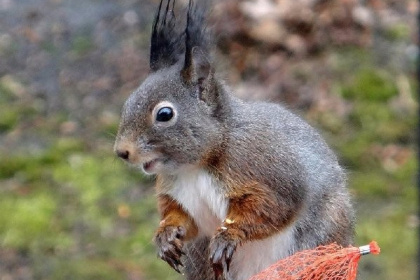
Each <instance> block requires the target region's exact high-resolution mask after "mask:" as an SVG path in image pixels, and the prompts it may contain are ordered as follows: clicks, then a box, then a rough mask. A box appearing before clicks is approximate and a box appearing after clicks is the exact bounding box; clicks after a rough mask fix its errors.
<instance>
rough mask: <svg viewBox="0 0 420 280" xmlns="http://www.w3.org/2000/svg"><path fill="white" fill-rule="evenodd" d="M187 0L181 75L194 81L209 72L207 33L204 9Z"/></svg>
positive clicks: (201, 78)
mask: <svg viewBox="0 0 420 280" xmlns="http://www.w3.org/2000/svg"><path fill="white" fill-rule="evenodd" d="M193 2H194V1H193V0H190V1H189V4H188V14H187V26H186V28H185V59H184V68H183V70H182V76H183V78H184V81H185V82H187V83H196V82H198V83H199V82H200V80H201V81H202V80H203V79H205V78H207V75H208V74H209V73H210V68H211V67H210V66H211V65H210V62H209V35H208V32H207V28H206V25H205V19H206V15H205V13H206V11H205V9H204V8H203V7H202V8H201V9H198V8H197V6H196V5H195V4H194V3H193Z"/></svg>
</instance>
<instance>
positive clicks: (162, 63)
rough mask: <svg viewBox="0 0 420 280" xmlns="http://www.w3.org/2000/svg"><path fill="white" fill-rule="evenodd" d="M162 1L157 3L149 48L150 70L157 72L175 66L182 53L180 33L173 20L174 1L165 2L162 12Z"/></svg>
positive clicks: (181, 36) (175, 21)
mask: <svg viewBox="0 0 420 280" xmlns="http://www.w3.org/2000/svg"><path fill="white" fill-rule="evenodd" d="M163 2H164V0H161V1H160V3H159V8H158V10H157V12H156V15H155V19H154V22H153V29H152V38H151V46H150V69H151V70H152V71H157V70H159V69H161V68H163V67H168V66H171V65H173V64H175V63H176V62H177V61H178V60H179V58H180V56H181V54H182V53H183V51H184V46H183V37H184V35H183V34H182V31H180V30H179V28H178V27H177V20H176V18H175V12H174V9H175V0H167V1H166V7H165V8H164V10H163V11H162V6H163Z"/></svg>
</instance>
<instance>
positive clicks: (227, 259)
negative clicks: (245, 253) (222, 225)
mask: <svg viewBox="0 0 420 280" xmlns="http://www.w3.org/2000/svg"><path fill="white" fill-rule="evenodd" d="M238 243H239V242H238V240H236V239H235V238H233V237H232V236H230V235H229V234H228V231H227V230H223V229H222V230H221V231H219V232H218V233H217V234H216V235H215V236H214V237H213V239H212V240H211V242H210V261H211V263H212V265H213V270H214V275H215V278H216V280H217V279H219V277H220V276H221V275H223V272H224V271H225V269H226V272H227V271H229V266H230V263H231V261H232V256H233V253H234V252H235V250H236V246H237V245H238Z"/></svg>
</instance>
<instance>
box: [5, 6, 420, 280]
mask: <svg viewBox="0 0 420 280" xmlns="http://www.w3.org/2000/svg"><path fill="white" fill-rule="evenodd" d="M179 2H181V3H185V2H186V1H179ZM214 2H215V3H214V5H213V6H214V8H213V11H212V13H211V22H212V26H213V31H214V33H215V35H216V36H215V45H216V46H217V51H216V54H215V57H216V61H218V62H217V68H218V69H219V70H220V71H221V73H222V74H223V76H224V77H225V79H226V81H227V82H228V84H230V85H231V86H232V87H233V89H234V90H235V93H236V94H237V95H239V96H241V97H242V98H244V99H263V100H270V101H273V102H282V103H284V104H287V106H288V107H290V108H292V109H293V110H295V111H296V112H297V113H298V114H300V115H301V116H303V117H304V118H305V119H306V120H308V121H309V122H310V123H311V124H313V125H314V126H315V127H317V128H319V129H320V130H321V131H322V134H323V135H324V136H325V138H326V139H327V141H328V143H329V144H330V145H331V146H332V147H333V148H334V149H335V150H336V151H337V153H338V155H339V157H340V160H341V163H342V165H343V166H345V168H346V169H347V170H348V174H349V187H350V189H351V193H352V195H353V197H354V203H355V206H356V208H357V228H356V232H357V238H356V244H358V245H363V244H365V243H368V242H369V241H371V240H372V239H375V240H377V241H378V242H379V244H380V245H381V247H382V254H381V255H380V256H377V257H372V256H370V257H366V258H364V259H362V261H361V264H360V266H361V273H360V276H361V277H360V279H369V280H379V279H381V280H387V279H415V278H416V276H415V272H416V270H417V266H418V265H419V264H418V260H417V259H416V249H417V248H418V240H417V232H418V230H419V217H418V216H417V207H418V206H417V205H416V202H417V201H416V200H417V197H418V193H417V191H416V187H415V183H416V176H415V175H416V169H417V161H416V152H415V139H416V128H417V119H416V112H417V108H418V104H417V101H416V98H415V96H416V95H415V92H416V88H417V84H416V81H415V64H416V60H417V54H418V48H417V45H416V44H417V41H416V37H415V36H416V18H415V17H416V13H417V10H418V2H417V1H415V0H249V1H239V0H225V1H217V0H215V1H214ZM157 5H158V1H157V0H118V1H116V0H115V1H111V0H72V1H64V0H0V280H10V279H22V280H24V279H130V280H142V279H151V280H160V279H162V280H163V279H165V280H167V279H168V280H171V279H172V280H176V279H181V278H180V277H179V276H178V275H176V273H175V272H174V271H172V270H170V269H169V268H168V266H167V265H166V264H165V263H164V262H162V261H159V260H158V259H157V257H156V253H155V247H154V245H153V243H152V242H151V239H152V236H153V233H154V230H155V228H156V226H157V224H158V222H159V217H158V215H157V212H156V201H155V197H154V192H153V179H152V178H149V179H147V178H143V177H142V176H141V175H140V174H139V172H137V171H136V170H132V169H130V168H129V167H128V166H126V165H125V164H123V163H122V162H120V161H119V160H118V159H116V158H115V156H114V154H113V152H112V146H113V141H114V136H115V134H116V130H117V126H118V121H119V115H120V111H121V108H122V105H123V103H124V100H125V99H126V98H127V97H128V96H129V94H130V93H131V92H132V91H133V90H134V89H135V88H136V87H137V86H138V85H139V84H140V83H141V81H142V79H144V78H145V77H146V75H147V72H148V52H149V35H150V30H151V24H152V18H153V14H154V12H155V9H156V7H157ZM250 265H251V264H250Z"/></svg>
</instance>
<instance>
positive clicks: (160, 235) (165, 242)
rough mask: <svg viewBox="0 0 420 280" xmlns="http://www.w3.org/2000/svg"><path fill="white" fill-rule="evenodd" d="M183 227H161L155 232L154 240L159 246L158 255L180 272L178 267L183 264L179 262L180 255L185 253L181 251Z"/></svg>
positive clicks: (183, 234)
mask: <svg viewBox="0 0 420 280" xmlns="http://www.w3.org/2000/svg"><path fill="white" fill-rule="evenodd" d="M185 232H186V231H185V229H184V227H181V226H178V227H176V226H166V227H162V228H160V229H159V230H158V232H157V233H156V236H155V238H154V241H155V243H156V245H157V247H158V248H159V251H158V256H159V258H161V259H162V260H164V261H165V262H167V263H168V264H169V265H170V266H171V267H172V268H173V269H175V270H176V271H177V272H178V273H181V271H180V267H183V266H184V265H183V264H182V262H181V256H182V255H184V254H185V253H184V252H183V251H182V246H183V243H182V240H181V239H182V237H184V236H185Z"/></svg>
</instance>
